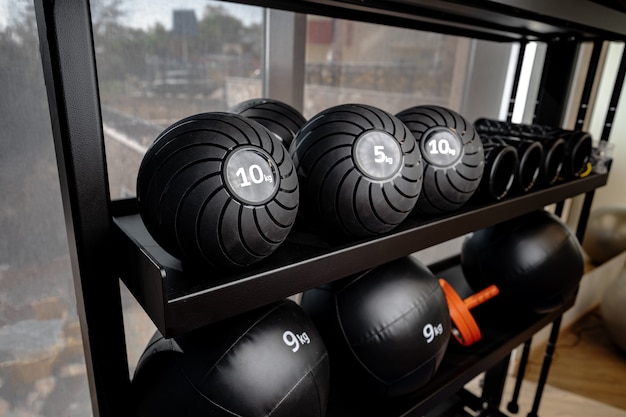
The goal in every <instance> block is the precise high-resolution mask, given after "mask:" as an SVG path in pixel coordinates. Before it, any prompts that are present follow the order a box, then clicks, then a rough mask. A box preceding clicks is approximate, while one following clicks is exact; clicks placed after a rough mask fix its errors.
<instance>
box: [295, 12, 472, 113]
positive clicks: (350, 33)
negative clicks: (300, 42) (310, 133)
mask: <svg viewBox="0 0 626 417" xmlns="http://www.w3.org/2000/svg"><path fill="white" fill-rule="evenodd" d="M469 47H470V40H469V39H466V38H459V37H455V36H449V35H441V34H437V33H431V32H420V31H416V30H410V29H401V28H395V27H388V26H382V25H376V24H371V23H361V22H354V21H348V20H342V19H334V18H327V17H320V16H308V18H307V37H306V63H305V66H306V81H305V83H306V85H305V106H304V107H305V109H304V110H305V113H306V115H307V116H308V117H311V116H312V115H314V114H316V113H317V112H319V111H322V110H324V109H325V108H328V107H331V106H333V105H336V104H339V103H348V102H353V103H362V104H370V105H373V106H377V107H379V108H381V109H383V110H386V111H388V112H391V113H392V114H395V113H398V112H400V111H402V110H404V109H406V108H409V107H412V106H416V105H420V104H430V105H440V106H444V107H448V108H451V109H454V110H457V111H458V110H459V108H460V106H461V100H462V93H463V88H464V82H465V78H466V73H467V66H468V57H469Z"/></svg>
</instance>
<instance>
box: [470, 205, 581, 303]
mask: <svg viewBox="0 0 626 417" xmlns="http://www.w3.org/2000/svg"><path fill="white" fill-rule="evenodd" d="M461 266H462V269H463V273H464V274H465V277H466V279H467V282H468V283H469V285H470V286H471V287H472V289H473V290H474V291H476V292H477V291H480V290H481V289H483V288H486V287H487V286H489V285H491V284H495V285H496V286H497V287H498V288H499V289H500V296H499V297H498V299H500V300H504V299H505V300H507V302H509V304H510V305H515V306H517V307H521V308H525V309H527V310H530V311H534V312H537V313H545V312H549V311H553V310H555V309H557V308H559V307H560V306H562V305H563V303H564V302H565V301H566V300H568V299H569V297H571V296H572V295H573V294H574V293H575V291H576V289H577V288H578V284H579V282H580V279H581V278H582V276H583V272H584V271H583V268H584V264H583V255H582V248H581V246H580V244H579V243H578V239H576V236H574V234H573V233H572V232H571V231H570V229H569V228H568V227H567V225H565V224H564V223H563V222H561V220H560V219H559V218H558V217H556V216H555V215H553V214H551V213H549V212H547V211H544V210H540V211H535V212H532V213H529V214H526V215H523V216H520V217H517V218H514V219H512V220H509V221H505V222H503V223H500V224H496V225H494V226H491V227H488V228H485V229H481V230H478V231H476V232H474V233H472V234H471V235H469V236H468V237H467V238H466V239H465V241H464V242H463V246H462V250H461Z"/></svg>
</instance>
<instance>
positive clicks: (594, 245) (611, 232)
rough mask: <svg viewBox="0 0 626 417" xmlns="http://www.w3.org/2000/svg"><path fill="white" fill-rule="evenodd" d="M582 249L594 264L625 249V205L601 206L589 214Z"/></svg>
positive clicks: (600, 262) (598, 263) (602, 261)
mask: <svg viewBox="0 0 626 417" xmlns="http://www.w3.org/2000/svg"><path fill="white" fill-rule="evenodd" d="M583 249H584V250H585V252H586V253H587V255H588V256H589V259H590V260H591V262H592V263H593V264H594V265H600V264H602V263H604V262H606V261H608V260H609V259H611V258H613V257H614V256H617V255H619V254H620V253H622V252H624V251H625V250H626V207H602V208H599V209H595V210H593V211H592V212H591V214H590V215H589V221H588V222H587V229H586V231H585V238H584V239H583Z"/></svg>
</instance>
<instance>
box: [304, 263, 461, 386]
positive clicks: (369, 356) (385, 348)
mask: <svg viewBox="0 0 626 417" xmlns="http://www.w3.org/2000/svg"><path fill="white" fill-rule="evenodd" d="M301 305H302V308H303V309H304V310H305V311H306V312H307V313H308V314H309V316H310V317H311V318H312V319H313V322H314V323H315V325H316V327H317V328H318V330H319V331H320V333H321V334H322V337H323V338H324V342H325V344H326V347H327V348H328V351H329V354H330V357H331V358H332V359H331V384H333V386H334V387H341V389H344V390H347V391H349V390H350V389H353V390H354V392H355V393H356V394H357V395H369V394H372V395H374V396H375V397H377V398H391V397H397V396H401V395H404V394H408V393H411V392H414V391H415V390H417V389H419V388H420V387H422V386H424V385H425V384H426V383H427V382H428V381H429V380H430V379H431V378H432V376H433V375H434V373H435V371H436V370H437V368H438V367H439V364H440V363H441V360H442V358H443V355H444V353H445V350H446V347H447V345H448V340H449V338H450V315H449V312H448V305H447V302H446V298H445V295H444V293H443V290H442V289H441V286H440V285H439V282H438V281H437V278H436V277H435V276H434V275H433V274H432V272H431V271H430V270H428V269H427V268H426V267H425V266H424V265H422V264H421V263H420V262H418V261H417V260H416V259H414V258H412V257H405V258H401V259H398V260H396V261H393V262H390V263H388V264H384V265H382V266H379V267H377V268H374V269H370V270H368V271H365V272H363V273H361V274H357V275H355V276H352V277H348V278H346V279H344V280H340V281H337V282H334V283H332V284H330V285H326V286H322V287H319V288H316V289H312V290H309V291H306V292H305V293H304V294H303V296H302V302H301Z"/></svg>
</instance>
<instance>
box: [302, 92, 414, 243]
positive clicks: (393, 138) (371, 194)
mask: <svg viewBox="0 0 626 417" xmlns="http://www.w3.org/2000/svg"><path fill="white" fill-rule="evenodd" d="M290 152H291V155H292V158H293V162H294V165H295V166H296V168H297V172H298V177H299V181H300V189H301V195H302V204H301V205H300V207H301V211H302V215H303V218H304V219H305V220H306V221H308V222H311V223H312V224H315V225H318V226H321V227H323V228H326V229H327V230H330V231H332V232H333V233H339V234H343V235H347V236H350V237H365V236H372V235H377V234H381V233H384V232H388V231H390V230H392V229H394V228H395V227H396V226H397V225H399V224H400V223H401V222H402V221H403V220H404V219H405V218H406V217H407V216H408V215H409V214H410V213H411V211H412V210H413V208H414V206H415V203H416V201H417V198H418V196H419V194H420V190H421V188H422V158H421V155H420V150H419V148H418V146H417V144H416V142H415V138H414V137H413V135H412V134H411V132H410V131H409V130H408V128H407V127H406V126H405V125H404V124H403V123H402V122H401V121H400V120H398V119H397V118H396V117H394V116H393V115H391V114H389V113H387V112H385V111H383V110H380V109H378V108H375V107H372V106H367V105H358V104H345V105H339V106H335V107H332V108H329V109H327V110H324V111H322V112H321V113H319V114H317V115H316V116H314V117H313V118H311V120H309V121H308V122H307V123H306V124H305V125H304V126H303V127H302V129H301V130H300V132H299V133H298V135H297V136H296V137H295V138H294V140H293V142H292V143H291V147H290Z"/></svg>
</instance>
